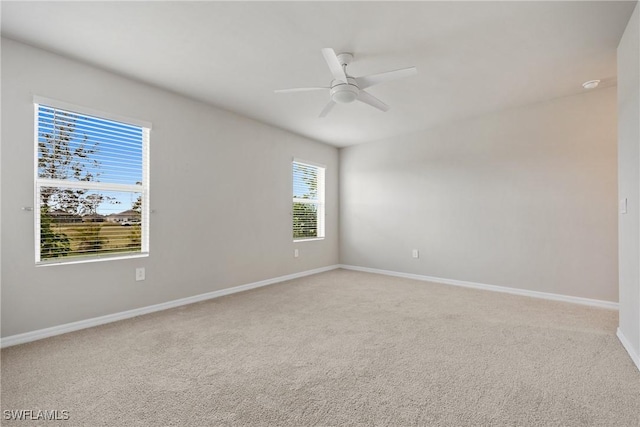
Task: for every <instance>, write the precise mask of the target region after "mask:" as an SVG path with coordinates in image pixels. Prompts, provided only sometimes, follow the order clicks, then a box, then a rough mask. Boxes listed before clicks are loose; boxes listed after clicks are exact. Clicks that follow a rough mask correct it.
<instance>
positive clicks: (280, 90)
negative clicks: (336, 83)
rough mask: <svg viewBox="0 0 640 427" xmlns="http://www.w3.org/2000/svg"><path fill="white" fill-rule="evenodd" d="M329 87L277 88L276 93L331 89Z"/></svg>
mask: <svg viewBox="0 0 640 427" xmlns="http://www.w3.org/2000/svg"><path fill="white" fill-rule="evenodd" d="M329 89H331V88H328V87H296V88H293V89H276V90H274V91H273V92H274V93H290V92H310V91H312V90H329Z"/></svg>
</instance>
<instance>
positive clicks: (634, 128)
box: [618, 6, 640, 367]
mask: <svg viewBox="0 0 640 427" xmlns="http://www.w3.org/2000/svg"><path fill="white" fill-rule="evenodd" d="M618 116H619V127H618V135H619V139H618V192H619V194H618V197H619V199H625V198H626V199H627V204H628V206H627V213H626V214H621V215H620V220H619V221H620V222H619V240H620V332H621V333H622V334H623V335H624V337H625V338H626V340H627V341H628V342H629V344H630V345H631V347H632V351H634V352H635V354H636V356H635V357H636V358H637V357H638V355H640V7H639V6H636V9H635V11H634V13H633V15H632V16H631V19H630V20H629V24H628V26H627V29H626V30H625V33H624V35H623V36H622V39H621V40H620V45H619V46H618ZM637 363H638V362H637ZM639 367H640V366H639Z"/></svg>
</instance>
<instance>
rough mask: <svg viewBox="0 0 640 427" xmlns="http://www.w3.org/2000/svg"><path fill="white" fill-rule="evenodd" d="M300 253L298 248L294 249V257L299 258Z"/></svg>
mask: <svg viewBox="0 0 640 427" xmlns="http://www.w3.org/2000/svg"><path fill="white" fill-rule="evenodd" d="M299 255H300V254H299V253H298V250H297V249H294V250H293V257H294V258H298V256H299Z"/></svg>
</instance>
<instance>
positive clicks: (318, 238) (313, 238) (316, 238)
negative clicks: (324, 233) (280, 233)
mask: <svg viewBox="0 0 640 427" xmlns="http://www.w3.org/2000/svg"><path fill="white" fill-rule="evenodd" d="M317 240H324V237H312V238H310V239H294V240H293V243H300V242H315V241H317Z"/></svg>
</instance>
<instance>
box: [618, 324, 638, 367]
mask: <svg viewBox="0 0 640 427" xmlns="http://www.w3.org/2000/svg"><path fill="white" fill-rule="evenodd" d="M616 335H617V337H618V339H619V340H620V342H621V343H622V346H623V347H624V349H625V350H627V353H629V356H630V357H631V360H632V361H633V363H635V365H636V367H637V368H638V370H639V371H640V355H638V354H636V352H635V351H634V349H633V347H631V343H630V342H629V340H628V339H627V337H625V336H624V335H623V334H622V332H621V331H620V328H618V330H617V331H616Z"/></svg>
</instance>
